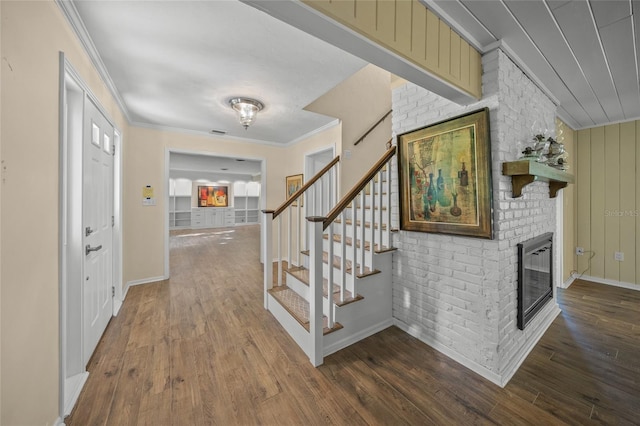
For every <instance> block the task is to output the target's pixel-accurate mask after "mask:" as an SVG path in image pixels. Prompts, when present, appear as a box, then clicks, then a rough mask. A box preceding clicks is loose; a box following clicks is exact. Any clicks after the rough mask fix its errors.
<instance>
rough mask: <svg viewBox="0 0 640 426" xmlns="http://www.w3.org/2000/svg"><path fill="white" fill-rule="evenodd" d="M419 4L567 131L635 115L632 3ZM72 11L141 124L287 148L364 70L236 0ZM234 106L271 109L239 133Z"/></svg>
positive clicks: (270, 8)
mask: <svg viewBox="0 0 640 426" xmlns="http://www.w3.org/2000/svg"><path fill="white" fill-rule="evenodd" d="M243 1H245V2H248V3H251V4H252V5H253V6H254V7H257V8H260V9H262V10H265V11H266V12H267V13H271V14H274V15H277V16H280V17H281V18H283V16H284V15H286V12H287V11H293V10H296V9H300V10H302V9H305V8H307V7H306V6H305V5H304V4H302V3H300V2H297V1H290V0H286V1H285V0H280V1H273V2H270V1H249V0H243ZM421 1H423V2H424V3H425V4H427V6H428V7H429V8H430V9H432V10H433V11H435V12H436V13H437V14H438V15H440V16H441V17H442V18H443V19H444V20H445V21H447V22H448V23H449V24H451V25H452V26H453V27H454V28H456V29H457V30H458V31H459V32H460V33H461V35H462V36H463V37H464V38H465V39H467V40H468V41H469V42H470V43H472V44H473V45H474V46H476V47H477V48H478V49H479V50H480V51H482V52H486V51H489V50H491V49H493V48H495V47H496V46H498V45H499V46H501V47H502V49H503V50H504V51H505V52H506V53H507V54H509V55H510V56H511V57H512V58H513V59H514V60H515V61H516V62H517V63H518V64H519V65H520V66H521V68H522V69H523V71H525V72H526V73H527V74H528V75H529V76H530V77H531V78H532V79H533V80H534V81H536V82H537V84H538V85H539V86H540V87H541V88H542V89H543V90H545V91H546V92H547V93H548V94H549V95H550V96H551V97H552V99H554V100H555V101H556V102H557V103H558V112H559V115H560V117H561V118H562V119H564V120H565V121H566V122H567V123H568V124H569V125H570V126H571V127H573V128H584V127H590V126H595V125H601V124H606V123H612V122H618V121H624V120H630V119H635V118H639V117H640V84H639V74H638V69H639V55H638V46H639V45H640V36H639V33H638V31H637V28H638V26H639V25H640V22H639V20H640V18H639V15H638V14H635V15H634V13H633V12H634V11H637V10H638V8H639V4H640V0H639V1H636V0H573V1H570V0H421ZM254 3H255V4H254ZM73 4H74V5H75V7H76V8H77V11H78V13H79V16H80V17H81V20H82V23H83V24H84V27H86V31H87V33H88V34H89V35H90V38H91V41H92V43H93V45H95V50H96V51H97V52H98V54H99V58H100V60H101V61H102V63H103V64H104V68H105V69H106V70H107V73H108V75H109V79H110V80H111V81H112V83H113V86H114V87H115V90H116V92H117V93H118V94H119V97H120V98H121V100H122V102H123V103H124V105H125V109H126V110H127V113H128V115H129V118H130V119H131V121H132V122H133V123H134V124H138V125H147V126H157V127H165V128H166V127H172V128H178V129H184V130H190V131H197V132H208V131H210V130H212V129H217V130H223V131H226V132H228V133H227V135H230V136H232V137H240V138H249V139H253V140H258V141H266V142H270V143H276V144H284V143H289V142H291V141H295V140H297V139H298V138H300V137H301V136H304V135H305V134H307V133H309V132H312V131H314V130H316V129H318V128H320V127H322V126H323V125H326V124H328V123H330V122H332V121H333V120H332V119H331V118H328V117H324V116H321V115H318V114H314V113H311V112H307V111H304V109H303V108H304V107H305V106H306V105H308V104H309V103H311V102H312V101H314V100H315V99H317V98H318V97H319V96H320V95H322V94H324V93H326V92H327V91H328V90H329V89H331V88H333V87H334V86H335V85H336V84H338V83H340V82H341V81H343V80H344V79H346V78H347V77H349V76H350V75H352V74H353V73H354V72H356V71H357V70H358V69H360V68H361V67H362V66H364V65H365V61H363V60H361V59H358V58H356V57H355V56H353V55H351V54H349V53H345V52H344V51H342V50H340V49H338V48H336V47H333V46H332V45H330V44H327V43H325V42H323V41H320V40H319V39H317V38H315V37H313V36H311V35H308V34H306V33H304V32H302V31H300V30H297V29H295V28H294V27H292V26H289V25H288V24H285V23H283V22H281V21H279V20H277V19H275V18H273V17H271V16H269V15H267V14H266V13H263V12H261V11H259V10H257V9H255V8H254V7H251V6H249V5H247V4H243V3H240V2H239V1H236V0H218V1H174V2H165V1H78V0H76V1H75V2H74V3H73ZM307 9H308V8H307ZM292 14H293V13H292ZM283 19H284V18H283ZM288 20H289V22H290V23H292V24H294V25H296V26H298V27H301V28H307V30H308V31H312V32H314V33H315V34H317V35H318V36H319V37H322V38H324V39H326V40H329V41H331V42H332V43H333V44H335V45H340V46H344V47H345V48H347V49H348V50H350V51H351V52H352V53H358V52H357V51H356V50H358V49H356V48H351V49H349V48H348V47H347V46H351V45H356V44H354V42H353V41H344V42H343V40H344V39H346V38H349V37H351V35H350V33H349V32H340V33H339V34H340V37H338V38H336V36H335V35H336V34H338V32H336V31H338V30H336V29H335V28H338V27H335V28H334V30H333V32H330V33H328V34H322V32H321V31H318V25H317V23H311V24H310V23H309V22H306V23H305V22H294V21H295V19H288ZM332 34H333V36H332ZM353 37H354V39H356V38H357V36H353ZM358 46H362V44H360V45H358ZM360 49H361V50H362V48H361V47H360ZM362 56H363V57H375V55H371V56H367V55H366V54H363V55H362ZM378 65H382V64H380V63H379V64H378ZM388 69H391V70H392V71H395V70H394V69H392V67H391V68H388ZM410 79H411V78H410ZM416 83H418V84H423V85H424V81H422V82H418V81H416ZM426 85H427V86H428V85H429V84H426ZM425 87H426V86H425ZM426 88H427V89H429V88H430V87H426ZM234 96H248V97H254V98H257V99H259V100H261V101H263V102H264V103H265V104H266V105H267V107H266V108H265V110H264V111H263V112H261V113H260V114H259V115H258V119H257V121H256V123H255V124H254V125H253V126H251V127H250V128H249V130H247V131H245V130H244V129H243V128H242V127H241V126H240V124H239V123H238V122H237V120H236V117H235V115H234V112H233V111H232V110H231V109H230V108H229V107H228V106H227V101H228V99H229V98H231V97H234Z"/></svg>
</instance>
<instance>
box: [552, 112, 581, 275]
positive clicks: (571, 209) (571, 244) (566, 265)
mask: <svg viewBox="0 0 640 426" xmlns="http://www.w3.org/2000/svg"><path fill="white" fill-rule="evenodd" d="M556 135H557V137H558V140H559V142H562V143H563V144H564V149H565V151H566V152H567V153H569V168H568V170H567V171H568V172H569V173H571V174H573V175H574V176H575V174H576V160H577V155H576V131H575V130H573V129H572V128H570V127H569V126H568V125H567V124H566V123H564V122H563V121H562V120H560V119H556ZM560 138H562V140H560ZM575 200H576V185H575V184H569V185H567V187H566V188H564V189H563V190H562V203H563V206H562V209H563V225H562V229H563V237H564V238H563V253H562V258H563V259H562V260H563V265H562V281H566V280H568V279H569V277H570V276H571V274H572V273H573V272H575V271H576V220H575V219H576V216H575V215H576V210H575Z"/></svg>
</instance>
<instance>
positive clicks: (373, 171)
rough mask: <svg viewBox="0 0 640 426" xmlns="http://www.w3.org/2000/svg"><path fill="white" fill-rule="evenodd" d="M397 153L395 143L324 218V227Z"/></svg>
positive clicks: (334, 218)
mask: <svg viewBox="0 0 640 426" xmlns="http://www.w3.org/2000/svg"><path fill="white" fill-rule="evenodd" d="M395 153H396V146H395V145H393V146H392V147H391V148H389V149H388V150H387V151H386V152H385V153H384V155H383V156H382V157H381V158H380V159H379V160H378V161H377V162H376V164H374V165H373V166H372V167H371V169H369V171H368V172H367V174H366V175H364V176H363V177H362V178H361V179H360V180H359V181H358V183H356V184H355V185H354V187H353V188H351V190H350V191H349V192H348V193H347V194H346V195H345V196H344V197H342V199H341V200H340V201H339V202H338V204H336V206H335V207H334V208H333V209H331V211H330V212H329V213H328V214H327V217H326V219H325V220H324V229H327V227H328V226H329V225H330V224H331V223H333V221H334V220H336V218H337V217H338V215H340V213H341V212H342V210H344V209H345V208H346V207H347V206H348V205H349V204H350V203H351V202H352V201H353V200H354V199H355V198H356V197H357V196H358V194H359V193H360V191H362V190H363V189H364V187H365V186H367V183H369V181H370V180H371V179H372V178H373V177H374V176H375V174H376V173H378V172H379V171H380V170H381V169H382V168H383V167H384V166H385V164H387V162H388V161H389V160H390V159H391V157H393V156H394V155H395Z"/></svg>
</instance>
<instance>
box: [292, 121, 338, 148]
mask: <svg viewBox="0 0 640 426" xmlns="http://www.w3.org/2000/svg"><path fill="white" fill-rule="evenodd" d="M340 123H341V121H340V119H338V118H336V119H335V120H333V121H330V122H329V123H327V124H325V125H324V126H321V127H318V128H317V129H315V130H312V131H310V132H308V133H305V134H304V135H302V136H298V137H297V138H295V139H294V140H292V141H290V142H287V143H286V144H284V146H286V147H290V146H293V145H295V144H298V143H300V142H302V141H304V140H305V139H308V138H310V137H311V136H315V135H317V134H318V133H322V132H324V131H325V130H329V129H331V128H333V127H335V126H337V125H339V124H340Z"/></svg>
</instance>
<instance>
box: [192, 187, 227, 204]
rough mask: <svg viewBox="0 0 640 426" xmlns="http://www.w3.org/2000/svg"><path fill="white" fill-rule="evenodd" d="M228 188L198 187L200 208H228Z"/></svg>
mask: <svg viewBox="0 0 640 426" xmlns="http://www.w3.org/2000/svg"><path fill="white" fill-rule="evenodd" d="M228 205H229V187H228V186H200V185H199V186H198V207H227V206H228Z"/></svg>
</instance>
